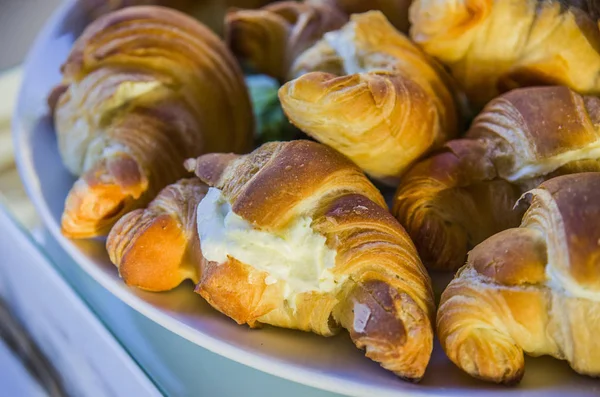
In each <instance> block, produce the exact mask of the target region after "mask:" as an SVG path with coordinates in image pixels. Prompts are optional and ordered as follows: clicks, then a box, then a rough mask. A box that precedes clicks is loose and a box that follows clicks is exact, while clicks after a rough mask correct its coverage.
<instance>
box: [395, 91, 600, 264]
mask: <svg viewBox="0 0 600 397" xmlns="http://www.w3.org/2000/svg"><path fill="white" fill-rule="evenodd" d="M599 159H600V99H598V98H596V97H591V96H581V95H579V94H577V93H575V92H573V91H571V90H569V89H568V88H566V87H538V88H522V89H517V90H513V91H511V92H509V93H507V94H504V95H503V96H501V97H499V98H497V99H495V100H493V101H492V102H490V103H489V105H488V106H487V107H486V108H485V109H484V110H483V111H482V112H481V114H479V116H478V117H477V118H476V119H475V121H474V122H473V125H472V126H471V129H470V130H469V131H468V132H467V135H466V138H465V139H458V140H454V141H450V142H448V143H447V144H446V147H445V151H442V152H440V153H438V154H435V155H434V156H432V157H430V158H428V159H425V160H423V161H421V162H419V163H417V164H416V165H415V166H414V167H413V168H412V169H411V170H410V171H409V172H407V173H406V175H405V176H404V177H403V179H402V183H401V184H400V186H399V187H398V191H397V192H396V196H395V200H394V210H393V212H394V214H395V215H396V217H397V218H398V220H399V221H400V223H401V224H402V225H403V226H404V227H405V228H406V230H407V231H408V233H409V234H410V236H411V237H412V239H413V241H414V242H415V245H416V246H417V249H418V251H419V254H420V257H421V259H422V260H423V262H424V263H425V265H426V266H428V267H430V268H435V269H444V270H452V269H458V268H459V267H460V266H462V265H463V264H464V260H465V257H466V254H467V251H468V250H469V249H470V248H472V247H473V246H475V245H476V244H478V243H480V242H481V241H483V240H484V239H486V238H487V237H489V236H491V235H492V234H494V233H497V232H499V231H501V230H504V229H507V228H509V227H515V226H517V225H518V224H519V221H520V219H521V215H522V214H523V211H524V208H521V207H519V206H517V207H515V208H513V207H514V206H515V203H516V201H517V199H518V198H519V197H520V195H521V194H522V193H524V192H525V191H527V190H529V189H531V188H533V187H535V186H537V185H538V184H539V183H541V182H542V181H543V180H545V179H548V178H551V177H552V176H555V175H562V174H569V173H576V172H583V171H600V161H599Z"/></svg>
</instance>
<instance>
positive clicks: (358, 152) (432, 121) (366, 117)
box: [279, 11, 458, 185]
mask: <svg viewBox="0 0 600 397" xmlns="http://www.w3.org/2000/svg"><path fill="white" fill-rule="evenodd" d="M292 74H293V75H294V76H299V77H297V78H296V79H295V80H293V81H290V82H288V83H286V84H285V85H283V86H282V87H281V89H280V90H279V99H280V101H281V105H282V107H283V110H284V112H285V113H286V114H287V116H288V118H289V120H290V121H291V123H292V124H294V125H295V126H296V127H298V128H299V129H301V130H302V131H304V132H306V133H307V134H308V135H310V136H312V137H313V138H315V139H317V140H318V141H320V142H322V143H325V144H326V145H329V146H331V147H333V148H334V149H336V150H338V151H340V152H341V153H343V154H345V155H346V156H348V157H349V158H350V159H351V160H353V161H354V162H355V163H356V164H358V165H359V166H360V167H361V168H362V169H363V170H364V171H365V172H366V173H368V174H369V175H370V176H372V177H374V178H376V179H379V180H381V181H382V182H385V183H388V184H391V185H396V184H397V181H398V178H399V176H400V175H401V174H402V173H403V172H404V171H405V170H406V168H407V167H408V166H409V165H410V164H411V163H413V162H414V161H415V160H417V159H418V158H419V157H421V156H422V155H424V154H425V153H427V152H428V151H430V150H432V149H434V148H436V147H439V146H441V145H442V144H443V142H445V141H446V140H447V139H449V138H452V137H454V136H455V135H456V133H457V128H458V125H457V124H458V110H457V105H456V103H455V99H454V96H453V90H452V85H451V81H450V79H449V77H448V76H447V75H446V74H445V72H444V71H443V70H442V69H441V67H439V66H438V65H437V64H436V63H435V61H433V60H431V59H430V58H428V57H427V56H426V55H425V54H424V53H423V52H422V51H421V50H420V49H419V48H418V47H417V46H415V45H414V44H413V43H412V42H411V41H410V40H409V39H408V38H407V37H405V36H403V35H402V34H401V33H399V32H398V31H396V29H394V27H393V26H392V25H390V23H389V22H388V21H387V20H386V18H385V16H383V14H382V13H381V12H378V11H371V12H367V13H364V14H355V15H353V16H352V17H351V21H350V22H349V23H348V24H346V25H345V26H344V27H343V28H342V29H340V30H338V31H334V32H330V33H327V34H326V35H325V37H324V39H323V40H321V41H320V42H318V43H317V44H315V45H314V46H313V47H311V48H310V49H308V50H307V51H306V52H304V53H303V54H302V55H301V56H300V57H298V59H296V61H295V63H294V65H293V69H292Z"/></svg>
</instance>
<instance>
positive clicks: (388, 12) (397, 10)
mask: <svg viewBox="0 0 600 397" xmlns="http://www.w3.org/2000/svg"><path fill="white" fill-rule="evenodd" d="M311 1H312V2H316V3H329V4H331V5H333V6H334V7H337V8H339V9H340V10H342V11H344V12H345V13H346V14H348V15H352V14H360V13H363V12H367V11H371V10H378V11H381V12H383V14H384V15H385V16H386V18H387V19H388V20H389V21H390V23H391V24H392V25H394V26H395V27H396V29H398V30H400V31H401V32H404V33H407V32H408V25H409V24H408V8H409V7H410V4H411V3H412V0H370V1H365V0H311Z"/></svg>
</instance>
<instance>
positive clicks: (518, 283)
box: [437, 172, 600, 384]
mask: <svg viewBox="0 0 600 397" xmlns="http://www.w3.org/2000/svg"><path fill="white" fill-rule="evenodd" d="M526 198H528V199H529V201H530V207H529V209H528V210H527V212H526V213H525V215H524V217H523V221H522V223H521V226H520V227H519V228H514V229H508V230H505V231H503V232H501V233H498V234H496V235H494V236H493V237H490V238H489V239H487V240H485V241H484V242H483V243H481V244H479V245H478V246H477V247H475V248H474V249H473V251H471V252H470V253H469V259H468V261H467V264H466V266H465V267H463V268H462V269H461V270H460V271H459V272H458V274H457V275H456V278H455V279H454V280H452V282H451V283H450V285H448V287H447V289H446V290H445V291H444V293H443V294H442V298H441V302H440V307H439V311H438V315H437V328H438V334H439V338H440V341H441V344H442V347H443V348H444V350H445V352H446V353H447V354H448V357H450V359H451V360H452V361H453V362H454V363H455V364H456V365H458V366H459V367H460V368H461V369H462V370H464V371H465V372H467V373H468V374H470V375H472V376H474V377H477V378H480V379H484V380H488V381H492V382H497V383H507V384H511V383H516V382H519V381H520V379H521V377H522V376H523V372H524V363H523V352H525V353H527V354H530V355H533V356H540V355H551V356H554V357H556V358H558V359H562V360H567V361H568V362H569V364H570V365H571V367H572V368H573V369H574V370H575V371H577V372H579V373H581V374H585V375H591V376H600V340H599V339H598V333H600V315H599V313H600V302H599V297H600V273H599V272H598V269H599V268H598V265H599V264H600V247H599V242H600V223H599V222H598V219H600V173H597V172H590V173H581V174H575V175H566V176H561V177H557V178H554V179H551V180H548V181H546V182H544V183H542V184H541V185H540V186H539V187H538V188H537V189H533V190H531V191H530V192H529V193H527V195H526Z"/></svg>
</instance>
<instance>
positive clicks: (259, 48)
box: [225, 1, 347, 82]
mask: <svg viewBox="0 0 600 397" xmlns="http://www.w3.org/2000/svg"><path fill="white" fill-rule="evenodd" d="M346 21H347V16H346V15H345V14H343V13H342V12H341V11H340V10H338V9H337V8H335V7H332V6H331V5H329V4H327V3H326V2H296V1H282V2H277V3H274V4H268V5H266V6H264V7H262V8H261V9H258V10H245V9H234V10H232V11H231V12H229V13H228V14H227V17H226V21H225V23H226V40H227V44H228V45H229V48H231V50H232V51H233V53H234V54H235V55H236V57H237V58H238V59H239V60H240V61H241V62H242V63H245V64H248V65H249V66H250V67H252V68H253V69H254V70H255V71H257V72H259V73H263V74H267V75H269V76H271V77H274V78H276V79H278V80H279V81H281V82H283V81H285V80H286V79H287V76H288V72H289V69H290V67H291V64H292V63H293V61H294V59H296V57H297V56H298V55H299V54H300V53H301V52H302V51H304V50H306V49H307V48H309V47H310V46H311V45H313V44H314V43H315V42H316V41H318V40H319V39H320V38H321V37H322V36H323V34H324V33H326V32H328V31H330V30H335V29H338V28H340V27H341V26H342V25H343V24H344V23H345V22H346Z"/></svg>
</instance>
